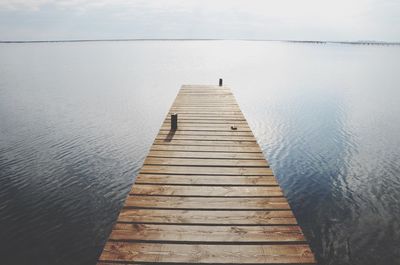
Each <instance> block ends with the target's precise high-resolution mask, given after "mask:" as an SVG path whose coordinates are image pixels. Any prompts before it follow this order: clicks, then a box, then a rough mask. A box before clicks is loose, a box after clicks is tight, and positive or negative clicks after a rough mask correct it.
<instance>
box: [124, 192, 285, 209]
mask: <svg viewBox="0 0 400 265" xmlns="http://www.w3.org/2000/svg"><path fill="white" fill-rule="evenodd" d="M125 208H156V209H170V210H189V209H192V210H193V209H203V210H215V209H230V210H232V211H233V210H289V209H290V207H289V204H288V203H287V201H286V199H285V198H284V197H264V198H254V197H253V198H243V197H239V198H237V197H224V198H218V197H216V198H207V197H168V198H165V197H164V196H151V197H149V196H141V195H130V196H128V198H127V199H126V202H125Z"/></svg>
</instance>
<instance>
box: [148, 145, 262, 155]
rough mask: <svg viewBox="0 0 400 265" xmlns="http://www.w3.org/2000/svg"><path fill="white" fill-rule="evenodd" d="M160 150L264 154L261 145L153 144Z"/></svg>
mask: <svg viewBox="0 0 400 265" xmlns="http://www.w3.org/2000/svg"><path fill="white" fill-rule="evenodd" d="M150 150H151V151H153V150H158V151H191V152H222V153H229V152H231V153H259V154H262V152H261V149H260V147H259V146H251V147H248V146H246V147H241V146H210V145H203V146H202V145H163V144H160V145H159V144H153V146H152V147H151V149H150Z"/></svg>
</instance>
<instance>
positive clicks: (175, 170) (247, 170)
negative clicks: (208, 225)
mask: <svg viewBox="0 0 400 265" xmlns="http://www.w3.org/2000/svg"><path fill="white" fill-rule="evenodd" d="M140 173H147V174H148V173H153V174H154V173H159V174H186V175H199V174H205V175H240V176H248V175H251V176H257V175H265V176H267V175H273V173H272V170H271V169H270V168H264V167H261V168H254V167H192V166H190V167H189V166H185V167H181V166H152V165H144V166H143V167H142V169H141V170H140Z"/></svg>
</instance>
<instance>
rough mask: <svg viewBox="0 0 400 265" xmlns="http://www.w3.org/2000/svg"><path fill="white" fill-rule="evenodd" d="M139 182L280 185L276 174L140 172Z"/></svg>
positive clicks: (137, 179)
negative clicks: (234, 174) (171, 173)
mask: <svg viewBox="0 0 400 265" xmlns="http://www.w3.org/2000/svg"><path fill="white" fill-rule="evenodd" d="M135 183H137V184H171V185H184V184H185V185H226V186H232V185H237V186H240V185H247V186H252V185H254V186H257V185H264V186H265V185H268V186H274V185H278V183H277V182H276V179H275V177H274V176H224V175H220V176H219V175H213V176H208V175H160V174H159V175H151V174H139V175H138V176H137V177H136V182H135Z"/></svg>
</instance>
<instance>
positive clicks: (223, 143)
mask: <svg viewBox="0 0 400 265" xmlns="http://www.w3.org/2000/svg"><path fill="white" fill-rule="evenodd" d="M154 144H157V145H185V146H187V145H191V146H198V145H209V146H244V147H247V146H249V147H250V146H252V147H258V144H257V142H255V141H218V140H215V141H209V140H175V139H173V138H172V139H171V140H157V139H156V140H155V141H154Z"/></svg>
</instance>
